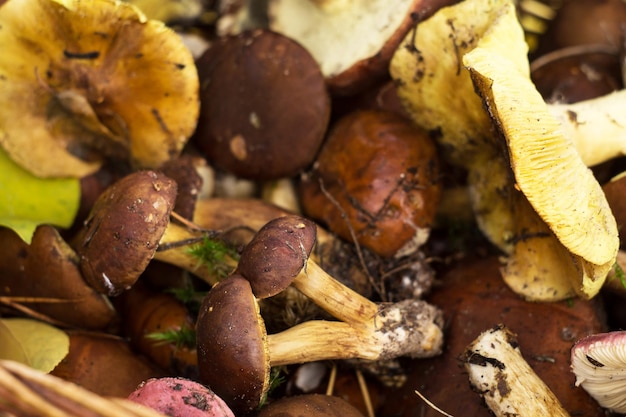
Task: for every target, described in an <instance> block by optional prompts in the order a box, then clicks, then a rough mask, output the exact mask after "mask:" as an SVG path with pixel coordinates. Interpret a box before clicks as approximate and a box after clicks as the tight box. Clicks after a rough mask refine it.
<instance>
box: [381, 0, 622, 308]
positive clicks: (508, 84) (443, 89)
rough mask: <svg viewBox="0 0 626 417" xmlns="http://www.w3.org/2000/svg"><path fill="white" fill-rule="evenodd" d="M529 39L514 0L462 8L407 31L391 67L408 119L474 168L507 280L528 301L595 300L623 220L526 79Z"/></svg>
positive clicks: (479, 212) (483, 214) (482, 217)
mask: <svg viewBox="0 0 626 417" xmlns="http://www.w3.org/2000/svg"><path fill="white" fill-rule="evenodd" d="M523 35H524V34H523V30H522V28H521V26H520V24H519V21H518V20H517V15H516V9H515V5H514V4H513V3H512V2H511V1H507V0H500V1H496V2H486V1H482V0H468V1H464V2H461V3H459V4H457V5H454V6H451V7H447V8H443V9H441V10H439V11H438V12H437V13H436V14H435V15H434V16H433V17H431V18H430V19H428V20H427V21H424V22H422V23H421V24H420V26H419V30H417V32H416V33H415V36H414V37H409V36H407V38H406V39H405V42H404V43H403V44H402V46H401V47H399V48H398V49H397V50H396V53H395V55H394V57H393V59H392V62H391V68H390V71H391V73H392V76H393V77H394V79H395V80H396V81H397V83H398V94H399V96H400V97H401V99H402V100H403V102H404V104H405V106H406V107H407V110H408V111H409V113H410V114H411V117H412V118H413V119H414V120H415V121H416V122H417V123H418V124H420V125H422V126H424V127H425V128H427V129H429V130H437V131H438V132H440V135H439V136H438V140H439V144H440V145H441V146H443V147H444V148H445V149H446V150H447V151H448V152H446V153H445V156H447V157H448V159H449V160H450V162H452V163H454V164H455V165H458V166H461V167H463V168H465V169H467V171H468V183H469V187H470V193H471V197H472V202H473V207H474V212H475V215H476V217H477V222H478V224H479V227H480V228H481V230H482V231H483V232H484V233H485V235H486V236H487V237H489V239H490V240H491V241H492V242H493V243H494V244H495V245H496V246H497V247H498V248H500V249H501V250H502V251H503V252H504V253H505V254H506V255H507V261H506V266H505V267H504V268H503V277H504V279H505V281H506V282H507V283H508V284H509V285H510V286H511V287H512V288H514V290H515V291H516V292H518V293H519V294H520V295H522V296H524V297H525V298H528V299H531V300H538V301H539V300H542V301H551V300H560V299H565V298H568V297H571V296H573V295H578V296H580V297H583V298H590V297H593V296H594V295H596V294H597V292H598V291H599V289H600V288H601V286H602V283H603V281H604V280H605V277H606V274H607V272H608V270H609V269H610V268H611V266H612V264H613V262H614V260H615V254H616V252H617V243H618V240H617V229H616V227H615V220H614V219H613V218H612V215H611V213H610V210H609V208H608V204H607V203H606V199H605V197H604V195H603V194H602V191H601V188H600V186H599V184H598V183H597V181H596V180H595V179H594V178H593V175H592V174H591V172H589V170H588V169H587V168H586V166H585V165H584V164H583V162H582V161H581V157H580V156H579V154H578V152H577V150H576V148H575V147H574V146H573V145H572V143H571V140H570V139H569V138H568V137H567V136H565V135H563V133H562V129H563V128H562V126H561V125H560V123H559V122H558V121H557V120H556V119H555V118H554V116H553V115H552V114H551V113H550V111H549V110H548V108H547V104H546V103H545V102H544V101H543V99H542V98H541V96H540V95H539V93H538V92H537V91H536V89H535V87H534V85H533V84H532V82H531V81H530V79H529V68H528V67H529V64H528V58H527V45H526V43H525V41H524V36H523ZM435 45H436V46H435ZM441 45H444V46H445V47H442V46H441ZM475 90H477V91H478V92H479V93H480V96H477V95H476V94H475V92H474V91H475ZM521 97H523V99H521ZM483 101H484V103H485V104H484V105H483ZM485 106H486V107H487V109H488V111H485ZM511 109H514V110H511ZM535 137H536V138H541V139H542V141H540V140H534V138H535ZM555 155H558V159H555ZM555 160H556V161H558V163H554V162H555ZM531 170H532V172H531ZM567 184H574V185H567Z"/></svg>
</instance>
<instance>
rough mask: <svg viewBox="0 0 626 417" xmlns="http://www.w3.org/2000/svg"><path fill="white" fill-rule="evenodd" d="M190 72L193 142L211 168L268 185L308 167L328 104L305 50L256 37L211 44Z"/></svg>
mask: <svg viewBox="0 0 626 417" xmlns="http://www.w3.org/2000/svg"><path fill="white" fill-rule="evenodd" d="M197 67H198V73H199V77H200V82H201V86H202V88H201V103H202V106H201V116H200V120H199V122H198V127H197V131H196V134H195V136H194V138H195V142H196V143H197V144H198V147H199V148H200V149H201V150H202V151H203V152H204V154H205V155H206V156H207V158H208V159H209V160H210V161H211V162H213V163H214V164H215V165H216V167H219V168H221V169H224V170H226V171H229V172H231V173H233V174H235V175H237V176H240V177H243V178H250V179H258V180H270V179H276V178H281V177H287V176H293V175H295V174H297V173H298V172H300V171H301V170H303V169H304V168H306V167H307V166H308V165H309V164H311V163H312V162H313V159H314V158H315V155H316V153H317V151H318V149H319V147H320V145H321V144H322V140H323V138H324V134H325V132H326V127H327V125H328V120H329V117H330V98H329V95H328V92H327V91H326V86H325V84H324V79H323V77H322V74H321V72H320V69H319V66H318V65H317V63H316V62H315V60H314V59H313V58H312V57H311V55H310V54H309V52H308V51H307V50H306V49H304V48H303V47H302V46H300V45H299V44H298V43H296V42H294V41H293V40H291V39H289V38H287V37H286V36H283V35H280V34H278V33H273V32H270V31H266V30H260V29H259V30H255V31H251V32H243V33H241V34H240V35H237V36H227V37H224V38H222V39H220V40H218V41H217V42H215V44H214V45H213V46H211V48H209V49H208V50H207V51H206V52H205V53H204V54H203V55H202V57H200V58H199V59H198V61H197Z"/></svg>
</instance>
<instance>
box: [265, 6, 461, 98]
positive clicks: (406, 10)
mask: <svg viewBox="0 0 626 417" xmlns="http://www.w3.org/2000/svg"><path fill="white" fill-rule="evenodd" d="M453 2H454V0H393V1H390V0H378V1H353V0H270V1H269V3H268V18H269V28H270V29H271V30H273V31H276V32H279V33H282V34H284V35H286V36H289V37H291V38H292V39H294V40H296V41H297V42H299V43H300V44H302V45H304V47H306V48H307V49H308V50H309V51H310V52H311V54H312V55H313V56H314V57H315V59H316V60H317V62H318V63H319V64H320V67H321V69H322V73H323V74H324V77H325V78H326V80H327V84H328V86H329V89H330V91H331V92H332V93H333V94H335V95H350V94H354V93H355V92H358V91H361V90H363V89H365V88H367V87H368V86H371V85H372V84H373V83H375V82H377V81H380V80H382V79H384V78H385V77H386V76H387V74H388V73H387V70H388V64H389V60H390V59H391V56H392V54H393V51H394V50H395V49H396V47H397V46H398V44H399V43H400V42H401V40H402V38H404V36H405V35H406V34H407V33H408V32H409V31H410V30H411V29H412V27H413V26H414V25H415V24H416V23H417V22H418V21H420V20H421V19H423V18H425V17H426V16H428V15H429V14H432V13H433V11H435V10H437V9H438V8H440V7H442V6H444V5H448V4H451V3H453Z"/></svg>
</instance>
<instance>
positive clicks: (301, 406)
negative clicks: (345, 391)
mask: <svg viewBox="0 0 626 417" xmlns="http://www.w3.org/2000/svg"><path fill="white" fill-rule="evenodd" d="M323 416H328V417H333V416H336V417H363V414H361V412H360V411H359V410H357V409H356V408H355V407H354V406H352V405H351V404H350V403H349V402H348V401H346V400H344V399H343V398H340V397H334V396H332V395H322V394H306V395H296V396H293V397H283V398H281V399H279V400H277V401H275V402H273V403H271V404H270V405H268V406H267V407H265V408H263V409H262V410H261V412H260V413H259V415H258V417H323Z"/></svg>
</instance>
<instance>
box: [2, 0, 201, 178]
mask: <svg viewBox="0 0 626 417" xmlns="http://www.w3.org/2000/svg"><path fill="white" fill-rule="evenodd" d="M0 49H1V50H2V54H1V55H0V104H1V105H2V108H3V109H4V110H3V111H2V112H1V113H0V145H1V146H2V147H3V148H4V150H5V151H6V152H7V153H8V154H9V155H10V156H11V158H12V159H13V160H15V161H16V162H17V163H18V164H20V165H22V166H23V167H24V168H26V169H27V170H29V171H30V172H32V173H33V174H35V175H37V176H41V177H82V176H85V175H87V174H89V173H91V172H94V171H95V170H97V169H98V167H99V166H100V165H101V163H102V161H103V160H104V159H105V158H115V159H121V160H126V161H128V162H129V163H130V164H131V165H133V166H134V167H136V168H157V167H159V166H160V165H161V164H163V163H164V162H166V161H168V160H169V159H171V158H172V157H175V156H177V155H178V154H179V153H180V151H181V150H182V148H183V146H184V145H185V143H186V142H187V141H188V138H189V137H190V136H191V134H192V133H193V131H194V129H195V126H196V122H197V118H198V112H199V100H198V76H197V73H196V68H195V65H194V61H193V57H192V55H191V53H190V52H189V50H188V49H187V48H186V47H185V45H184V44H183V42H182V40H181V39H180V37H179V36H178V35H177V34H176V33H175V32H174V31H172V30H171V29H169V28H168V27H166V26H165V25H164V24H163V23H162V22H159V21H156V20H148V19H147V18H146V17H145V16H144V15H143V14H142V13H141V12H140V11H139V9H137V8H136V7H134V6H131V5H129V4H126V3H123V2H119V1H115V0H93V1H88V2H86V1H78V0H9V1H7V2H6V3H5V4H4V5H2V7H1V8H0Z"/></svg>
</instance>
